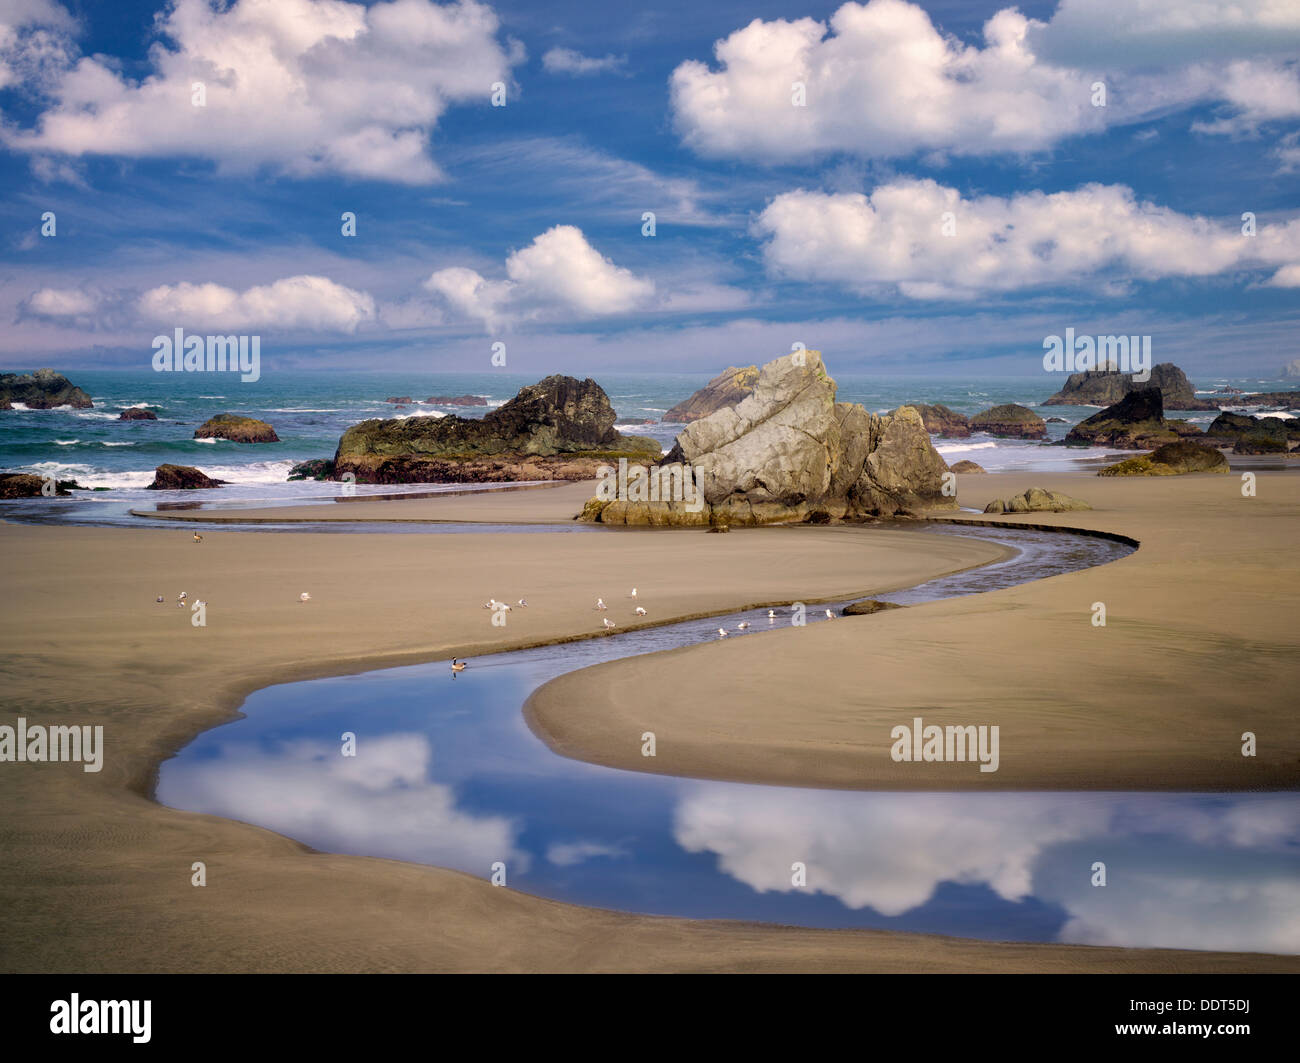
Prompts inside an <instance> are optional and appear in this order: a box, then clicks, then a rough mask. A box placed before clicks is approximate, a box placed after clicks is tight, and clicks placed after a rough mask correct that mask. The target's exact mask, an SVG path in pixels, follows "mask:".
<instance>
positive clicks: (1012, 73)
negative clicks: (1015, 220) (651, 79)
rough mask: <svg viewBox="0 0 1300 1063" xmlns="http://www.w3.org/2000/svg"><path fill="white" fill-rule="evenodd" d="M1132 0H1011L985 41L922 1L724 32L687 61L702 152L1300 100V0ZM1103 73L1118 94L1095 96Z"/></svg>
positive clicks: (835, 144)
mask: <svg viewBox="0 0 1300 1063" xmlns="http://www.w3.org/2000/svg"><path fill="white" fill-rule="evenodd" d="M1119 6H1121V5H1118V4H1117V3H1116V2H1107V3H1105V4H1102V5H1097V7H1098V8H1102V9H1103V10H1100V11H1097V10H1094V9H1093V8H1092V7H1091V6H1090V5H1083V4H1078V3H1064V4H1063V5H1062V6H1061V7H1060V8H1059V9H1058V11H1057V13H1056V15H1055V16H1054V17H1053V19H1052V20H1051V21H1050V22H1042V21H1038V20H1034V19H1029V18H1026V17H1025V16H1024V15H1022V14H1021V13H1020V12H1019V11H1018V10H1016V9H1015V8H1011V7H1008V8H1005V9H1003V10H1001V11H999V12H997V13H996V14H995V15H993V17H991V18H990V19H989V20H988V21H987V22H986V23H985V24H984V28H983V42H982V45H967V44H964V43H962V42H961V41H959V40H957V39H956V38H954V37H951V36H948V35H945V34H944V33H942V32H941V31H940V29H939V28H938V27H936V26H935V25H934V23H933V22H932V21H931V19H930V16H929V15H928V14H927V13H926V11H925V10H924V9H922V8H921V7H920V6H918V5H916V4H912V3H908V2H906V0H870V2H869V3H866V4H859V3H852V2H851V3H846V4H844V5H843V6H842V7H840V8H839V9H838V10H837V11H836V12H835V13H834V14H833V15H832V16H831V18H830V20H829V22H828V23H823V22H820V21H817V20H815V19H812V18H802V19H797V20H795V21H787V20H785V19H776V20H773V21H763V20H761V19H755V20H754V21H753V22H751V23H750V24H749V25H747V26H745V27H743V28H741V29H738V30H736V31H735V32H733V33H732V34H730V35H729V36H727V37H725V38H723V39H722V40H719V41H717V42H716V43H715V45H714V54H715V57H716V61H717V63H716V68H714V67H710V66H709V65H708V64H706V63H702V62H699V61H695V60H691V61H687V62H685V63H682V64H681V65H680V66H679V67H677V69H676V70H675V71H674V72H673V75H672V79H671V88H672V106H673V111H674V115H675V120H676V123H677V127H678V129H679V131H680V132H681V134H682V136H683V138H684V140H685V141H686V143H687V144H689V145H690V146H691V147H693V148H694V149H695V150H697V151H699V152H700V153H702V154H706V155H713V156H734V157H742V158H753V159H758V160H762V161H768V162H779V161H785V162H788V161H799V160H801V159H804V158H806V157H807V156H809V155H816V154H824V153H833V152H845V153H851V154H856V155H861V156H865V157H873V156H878V157H898V156H906V155H910V154H914V153H918V152H932V151H937V152H941V153H947V154H953V155H987V154H995V153H1006V152H1025V151H1036V150H1041V149H1045V148H1048V147H1051V146H1052V145H1053V144H1055V143H1057V142H1058V141H1060V140H1062V139H1063V138H1065V137H1069V136H1074V135H1078V134H1084V133H1091V132H1098V131H1101V130H1103V129H1105V128H1106V127H1107V125H1108V124H1115V123H1125V122H1133V121H1137V120H1141V119H1143V118H1146V117H1151V116H1155V115H1158V114H1161V113H1163V112H1166V111H1168V110H1170V109H1177V108H1185V107H1189V106H1193V105H1197V104H1204V103H1207V102H1215V101H1220V102H1222V103H1223V104H1224V105H1225V106H1226V107H1227V108H1228V109H1229V113H1228V115H1227V116H1225V118H1223V119H1221V121H1227V122H1229V123H1236V122H1238V121H1243V120H1244V121H1247V122H1250V121H1261V120H1268V119H1270V118H1273V117H1284V116H1289V115H1292V114H1294V113H1295V112H1294V111H1293V110H1292V109H1291V106H1290V103H1289V102H1288V101H1289V100H1290V94H1291V85H1292V83H1293V82H1294V79H1295V69H1294V62H1293V61H1294V59H1295V52H1296V50H1297V47H1300V17H1297V15H1296V11H1297V10H1298V8H1297V5H1295V4H1293V3H1290V4H1283V3H1280V2H1278V0H1237V2H1234V3H1232V4H1228V3H1218V2H1213V0H1207V2H1206V3H1203V4H1194V5H1188V4H1186V3H1184V2H1182V0H1144V2H1142V3H1133V2H1132V0H1125V3H1124V4H1123V5H1122V8H1123V17H1119V18H1117V19H1115V20H1113V21H1112V20H1109V19H1108V18H1107V17H1106V16H1107V12H1108V11H1109V10H1110V9H1111V8H1117V7H1119ZM1103 44H1104V45H1105V47H1102V45H1103ZM1098 80H1101V81H1103V82H1104V83H1105V84H1106V87H1107V98H1106V104H1105V106H1095V105H1094V98H1093V97H1094V89H1093V85H1094V83H1095V82H1097V81H1098ZM796 84H798V85H800V86H802V92H803V100H804V103H803V105H802V106H797V105H796V95H795V90H794V86H795V85H796ZM1207 131H1212V132H1226V131H1229V129H1227V128H1224V129H1219V128H1212V129H1209V130H1207Z"/></svg>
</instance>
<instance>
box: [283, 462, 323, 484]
mask: <svg viewBox="0 0 1300 1063" xmlns="http://www.w3.org/2000/svg"><path fill="white" fill-rule="evenodd" d="M333 475H334V459H333V458H311V459H309V460H308V461H300V462H298V464H297V465H295V466H294V467H293V468H292V469H290V470H289V475H288V476H287V477H286V479H289V480H328V479H331V478H332V477H333Z"/></svg>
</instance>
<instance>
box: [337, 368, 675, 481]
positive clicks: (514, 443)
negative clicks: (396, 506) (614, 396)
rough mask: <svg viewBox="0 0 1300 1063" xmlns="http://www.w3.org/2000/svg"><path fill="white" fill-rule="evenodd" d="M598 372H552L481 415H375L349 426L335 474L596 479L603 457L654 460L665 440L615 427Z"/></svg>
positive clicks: (363, 477)
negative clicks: (593, 375) (586, 375)
mask: <svg viewBox="0 0 1300 1063" xmlns="http://www.w3.org/2000/svg"><path fill="white" fill-rule="evenodd" d="M614 420H615V417H614V408H613V406H611V405H610V402H609V396H607V395H606V394H605V392H604V390H603V389H602V388H601V386H600V385H599V384H597V383H596V382H595V381H594V380H590V379H588V380H576V379H574V378H573V377H570V376H548V377H547V378H546V379H545V380H542V381H541V382H539V383H537V384H530V385H529V386H527V387H525V388H521V389H520V391H519V394H518V395H516V396H515V397H514V398H513V399H511V400H510V401H509V402H507V403H506V404H505V405H503V406H499V407H498V408H497V409H495V410H492V411H490V412H489V413H487V414H485V415H484V416H483V417H482V418H481V419H480V418H466V417H455V416H447V417H408V418H405V419H403V420H371V421H362V422H361V423H360V424H355V425H353V426H352V427H351V428H349V429H348V430H347V431H346V432H344V433H343V437H342V438H341V439H340V440H339V445H338V450H337V451H336V452H335V454H334V477H335V478H336V479H337V478H339V477H341V476H342V475H343V474H344V473H347V472H351V473H353V474H354V475H355V476H356V478H357V482H358V483H484V482H503V481H508V480H584V479H588V478H590V479H595V478H596V474H597V470H598V469H599V467H600V466H601V465H603V464H606V463H609V462H611V461H613V462H616V461H617V460H618V459H619V458H627V459H628V460H629V461H632V462H640V463H644V464H653V463H654V462H656V461H658V460H659V457H660V453H661V450H660V446H659V444H658V442H656V441H655V440H653V439H648V438H646V437H644V436H631V435H623V434H621V433H619V432H617V431H615V429H614Z"/></svg>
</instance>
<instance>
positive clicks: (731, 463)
mask: <svg viewBox="0 0 1300 1063" xmlns="http://www.w3.org/2000/svg"><path fill="white" fill-rule="evenodd" d="M796 359H798V360H796ZM835 394H836V384H835V381H834V380H832V379H831V378H830V376H828V375H827V373H826V369H825V367H824V366H823V365H822V359H821V354H820V353H819V352H817V351H802V352H798V354H797V355H786V356H783V357H781V358H777V359H775V360H774V361H771V362H768V363H767V364H766V365H765V366H763V368H762V370H761V371H760V373H759V378H758V382H757V384H756V385H755V388H754V392H753V394H752V395H750V396H749V397H748V398H746V399H744V400H743V401H742V402H741V403H740V404H739V405H737V406H735V407H730V406H728V407H724V408H723V409H721V410H718V411H717V412H715V413H712V414H710V415H709V416H708V417H705V418H702V419H701V420H698V421H696V422H694V423H693V424H691V425H688V426H687V427H686V428H684V429H683V430H682V432H681V433H680V434H679V435H678V436H677V442H676V444H675V446H674V447H673V449H672V451H671V452H670V453H669V455H668V456H667V457H666V458H664V459H663V461H662V462H661V463H660V465H659V467H658V469H657V470H655V472H656V473H657V475H659V476H660V478H661V480H662V479H664V478H665V477H667V476H668V475H672V476H675V477H676V481H677V482H680V483H690V482H691V480H690V479H689V478H690V477H693V479H694V482H695V483H696V484H698V485H699V489H700V491H701V492H702V494H701V496H700V497H699V498H698V499H697V500H696V501H695V502H694V503H692V501H691V499H687V498H683V499H682V500H680V501H678V500H677V496H676V495H672V494H667V498H668V499H670V500H667V501H664V500H660V501H646V500H644V499H636V498H622V497H620V498H615V499H613V500H608V499H606V500H605V501H606V502H607V504H606V505H604V506H603V507H602V508H601V509H600V511H599V520H600V521H601V522H602V523H605V524H653V525H661V524H662V525H704V524H710V525H713V524H718V523H723V522H725V523H727V524H740V525H753V524H769V523H773V522H777V521H800V520H805V519H807V518H808V517H809V516H810V515H811V514H813V513H825V514H826V515H827V518H828V519H842V518H844V517H860V516H897V515H910V514H914V513H917V512H919V511H921V510H925V509H933V508H946V509H947V508H953V507H954V506H955V505H956V501H955V500H954V499H952V498H948V497H946V496H945V495H944V494H943V492H942V485H943V480H942V478H943V474H944V473H945V472H947V471H948V466H947V465H946V464H945V463H944V461H943V458H942V457H940V455H939V453H938V452H937V451H936V450H935V449H934V446H933V445H932V444H931V442H930V435H929V433H928V432H927V431H926V430H925V424H924V422H923V421H922V419H921V415H920V414H919V413H918V412H917V411H916V410H915V409H913V408H911V407H909V406H903V407H900V408H899V409H897V410H894V411H893V412H892V413H889V414H886V415H884V416H880V415H878V414H873V413H868V412H867V411H866V410H865V409H864V408H863V407H861V406H859V405H857V404H856V403H846V402H836V401H835ZM664 494H665V492H662V491H661V498H662V497H664Z"/></svg>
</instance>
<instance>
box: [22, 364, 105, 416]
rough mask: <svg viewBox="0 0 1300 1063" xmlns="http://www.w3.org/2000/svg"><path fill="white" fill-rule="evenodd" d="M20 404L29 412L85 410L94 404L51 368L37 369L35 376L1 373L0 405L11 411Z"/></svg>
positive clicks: (33, 374)
mask: <svg viewBox="0 0 1300 1063" xmlns="http://www.w3.org/2000/svg"><path fill="white" fill-rule="evenodd" d="M15 402H20V403H22V404H23V405H24V406H26V407H27V408H28V409H29V410H51V409H53V408H54V407H56V406H71V407H73V408H74V409H77V410H88V409H90V408H91V407H92V406H94V403H93V402H91V401H90V396H89V395H87V394H86V393H85V392H84V391H82V390H81V388H79V387H77V386H76V385H75V384H73V383H72V381H70V380H69V379H68V378H67V377H65V376H63V375H62V374H60V373H56V372H55V371H54V370H53V369H38V370H36V372H35V373H0V403H3V407H4V409H6V410H8V409H12V408H13V404H14V403H15Z"/></svg>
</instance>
